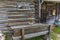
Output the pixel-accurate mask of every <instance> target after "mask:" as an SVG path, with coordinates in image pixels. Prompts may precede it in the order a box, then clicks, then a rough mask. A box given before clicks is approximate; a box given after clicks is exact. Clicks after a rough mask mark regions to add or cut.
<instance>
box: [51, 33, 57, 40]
mask: <svg viewBox="0 0 60 40" xmlns="http://www.w3.org/2000/svg"><path fill="white" fill-rule="evenodd" d="M51 36H52V39H53V40H57V36H56V35H55V33H54V32H52V33H51Z"/></svg>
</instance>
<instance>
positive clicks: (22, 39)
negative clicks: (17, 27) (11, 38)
mask: <svg viewBox="0 0 60 40" xmlns="http://www.w3.org/2000/svg"><path fill="white" fill-rule="evenodd" d="M21 40H24V29H21Z"/></svg>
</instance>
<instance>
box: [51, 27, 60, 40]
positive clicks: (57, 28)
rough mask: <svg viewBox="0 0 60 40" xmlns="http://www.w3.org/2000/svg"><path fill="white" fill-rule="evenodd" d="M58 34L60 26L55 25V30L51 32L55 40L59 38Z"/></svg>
mask: <svg viewBox="0 0 60 40" xmlns="http://www.w3.org/2000/svg"><path fill="white" fill-rule="evenodd" d="M56 34H60V27H58V26H57V27H55V28H54V30H53V31H52V33H51V36H52V39H53V40H57V35H56Z"/></svg>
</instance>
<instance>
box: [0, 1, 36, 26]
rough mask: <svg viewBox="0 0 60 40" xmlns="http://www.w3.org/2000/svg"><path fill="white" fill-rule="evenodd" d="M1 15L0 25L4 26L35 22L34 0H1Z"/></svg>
mask: <svg viewBox="0 0 60 40" xmlns="http://www.w3.org/2000/svg"><path fill="white" fill-rule="evenodd" d="M0 16H1V18H0V19H1V20H0V21H1V22H0V23H1V24H0V25H4V26H6V25H9V26H14V25H15V26H16V25H27V24H33V23H35V8H34V0H0ZM2 17H3V18H2Z"/></svg>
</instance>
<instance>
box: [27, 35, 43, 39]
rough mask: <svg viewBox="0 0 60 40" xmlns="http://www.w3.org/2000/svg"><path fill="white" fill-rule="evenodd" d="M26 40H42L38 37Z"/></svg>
mask: <svg viewBox="0 0 60 40" xmlns="http://www.w3.org/2000/svg"><path fill="white" fill-rule="evenodd" d="M26 40H42V39H41V37H40V36H38V37H34V38H30V39H26Z"/></svg>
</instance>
